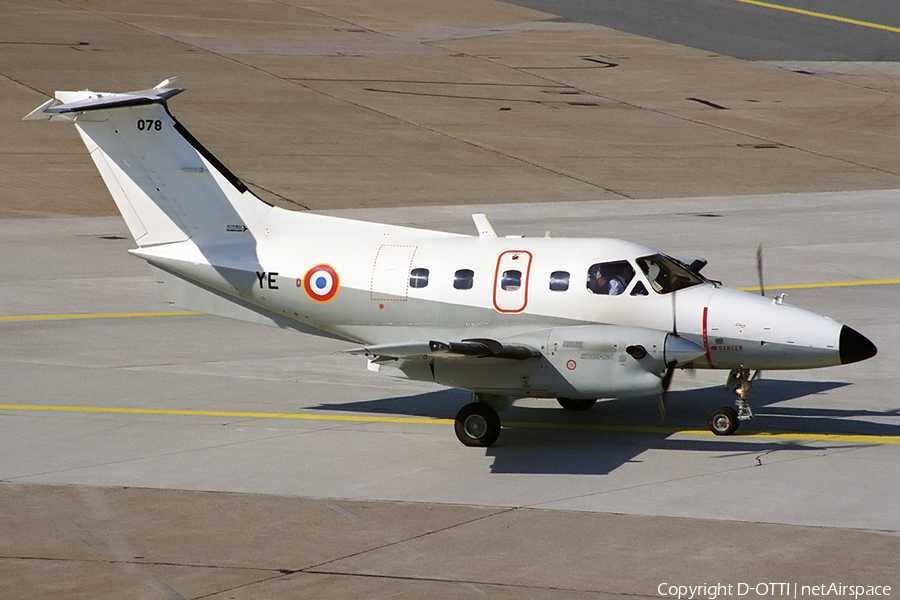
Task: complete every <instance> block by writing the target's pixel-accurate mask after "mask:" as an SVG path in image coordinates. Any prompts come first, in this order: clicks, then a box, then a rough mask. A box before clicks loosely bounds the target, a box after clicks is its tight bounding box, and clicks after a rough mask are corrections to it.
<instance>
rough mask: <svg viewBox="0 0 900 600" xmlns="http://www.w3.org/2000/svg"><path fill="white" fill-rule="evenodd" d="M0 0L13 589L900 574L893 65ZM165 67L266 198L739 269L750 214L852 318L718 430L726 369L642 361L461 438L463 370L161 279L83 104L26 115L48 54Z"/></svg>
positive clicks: (69, 73) (44, 82) (587, 591)
mask: <svg viewBox="0 0 900 600" xmlns="http://www.w3.org/2000/svg"><path fill="white" fill-rule="evenodd" d="M0 23H3V24H4V25H3V31H2V35H3V39H2V40H0V42H2V43H0V57H2V60H0V65H2V67H0V104H2V107H3V110H2V111H0V114H2V119H3V120H2V131H3V133H4V135H3V140H2V142H0V156H2V159H0V172H2V176H3V178H4V181H5V182H7V185H6V186H5V187H4V190H3V192H2V194H3V195H2V196H0V217H16V218H7V219H3V220H0V256H2V257H3V261H2V266H0V281H2V286H0V336H2V337H0V340H2V343H0V381H3V392H2V401H0V402H2V405H3V406H2V407H0V456H2V457H3V458H2V461H0V482H3V484H4V485H0V589H2V590H3V593H2V595H3V597H4V598H6V597H9V598H29V599H31V598H131V597H134V598H169V599H171V598H223V599H224V598H235V599H238V598H285V597H298V598H307V597H326V598H330V597H340V598H356V597H358V598H380V597H415V598H421V597H429V598H467V597H485V596H487V597H493V598H507V597H509V598H513V597H515V598H523V597H525V598H552V599H556V598H622V597H626V596H628V597H634V596H639V597H641V596H643V597H657V598H658V597H664V596H672V595H674V592H671V591H670V590H669V586H673V585H674V586H677V585H693V586H697V585H709V584H712V585H715V584H722V585H724V586H726V587H727V586H728V585H731V586H732V588H730V590H728V591H727V592H719V593H718V595H730V596H738V595H739V592H740V590H741V589H740V588H739V587H738V586H739V584H742V583H743V584H746V585H749V586H750V589H749V593H745V594H740V595H742V596H743V597H749V598H754V597H787V596H792V597H812V596H813V595H815V594H814V593H813V591H812V589H811V588H812V586H816V585H822V584H825V585H830V584H831V583H835V584H842V585H864V586H886V585H887V586H892V590H891V591H890V592H889V594H890V595H891V596H894V597H896V596H897V595H898V592H897V590H898V589H900V580H898V577H897V573H898V572H900V569H898V567H900V559H898V556H900V552H898V550H900V535H898V533H900V511H898V509H897V506H898V502H897V500H898V498H900V483H898V478H897V477H896V475H897V464H898V457H900V449H898V439H900V437H898V428H900V404H898V402H897V400H896V394H895V393H894V388H895V385H894V383H895V379H896V367H895V365H896V362H897V361H896V359H897V357H898V354H900V347H898V345H900V344H898V340H900V335H898V333H900V332H898V324H897V319H896V314H897V311H896V300H895V296H896V289H897V285H898V277H900V274H898V269H897V267H896V265H897V264H900V261H898V258H900V257H898V253H900V249H898V246H897V244H896V242H895V239H896V234H895V231H896V229H897V225H898V222H897V219H898V216H897V214H898V213H897V205H898V197H900V192H898V191H895V190H896V189H898V188H900V168H898V167H897V164H896V158H895V157H896V156H897V155H898V153H897V148H896V146H897V144H898V141H897V140H898V139H900V138H898V136H897V133H898V131H897V128H898V123H897V119H896V114H897V112H898V97H897V93H896V84H897V78H896V67H895V66H894V65H893V64H890V63H882V64H863V63H853V64H847V63H803V64H797V63H790V64H782V63H779V64H773V63H764V64H760V63H750V62H746V61H742V60H738V59H734V58H729V57H726V56H721V55H713V56H710V55H709V53H708V52H704V51H699V50H693V49H690V48H686V47H682V46H673V45H671V44H666V43H664V42H658V41H654V40H651V39H647V38H641V37H637V36H634V35H630V34H625V33H620V32H617V31H612V30H609V29H605V28H603V27H598V26H593V25H580V24H572V23H561V22H559V21H558V20H554V19H553V17H552V15H547V14H544V13H539V12H536V11H532V10H528V9H522V8H517V7H513V6H509V5H504V4H499V3H493V2H488V1H486V0H469V1H464V2H459V3H453V4H452V5H450V4H448V3H438V2H416V3H403V4H402V7H400V8H398V7H397V6H395V5H390V6H388V5H384V4H383V3H377V2H366V1H363V2H328V3H324V2H323V3H320V4H318V5H317V4H316V3H314V2H305V3H303V5H302V6H300V5H299V4H298V5H296V6H295V5H292V4H291V3H290V2H281V3H267V2H258V3H242V2H217V3H204V2H198V3H190V4H184V3H152V4H148V3H136V2H135V3H129V2H91V3H87V4H74V3H64V2H50V1H38V2H24V1H22V2H16V1H15V0H13V1H11V2H7V3H4V5H3V6H2V7H0ZM796 71H804V73H798V72H796ZM175 74H177V75H181V76H182V80H181V81H180V83H182V84H183V85H184V86H185V87H187V88H188V93H186V94H183V95H181V96H179V97H178V98H176V99H175V100H173V101H172V103H171V104H172V110H173V112H174V113H175V114H176V115H177V116H178V117H179V119H180V120H181V121H182V122H183V123H184V124H185V125H186V126H187V127H188V128H189V129H190V130H191V131H192V133H194V134H195V136H196V137H197V138H198V139H200V141H201V142H203V143H204V144H205V145H206V146H207V147H208V148H210V149H211V150H212V151H213V152H214V153H215V154H216V155H217V156H218V157H219V158H221V159H222V160H223V162H224V163H225V164H226V165H228V166H229V168H231V169H232V170H233V171H234V172H235V173H236V174H238V175H239V176H240V177H241V178H243V179H244V180H246V181H247V182H249V183H250V184H251V187H253V188H254V189H255V191H257V192H258V193H260V195H262V196H264V197H265V198H266V199H267V200H269V201H275V202H277V203H279V204H282V205H284V206H291V207H293V208H297V209H306V208H312V209H316V210H319V211H323V212H333V213H334V214H340V215H343V216H351V217H358V218H365V219H372V220H384V221H390V222H395V223H402V224H411V225H417V226H424V227H434V228H438V229H445V230H453V231H460V232H474V226H473V225H472V224H471V221H470V218H469V216H468V215H469V214H470V213H473V212H487V213H488V214H489V216H490V217H491V219H492V221H493V223H494V225H495V227H496V228H497V229H498V231H499V232H500V233H501V235H503V234H510V233H516V234H524V235H543V234H544V232H545V231H546V230H550V231H551V232H552V234H553V235H554V236H563V235H587V236H589V235H597V232H598V230H601V229H602V230H603V231H604V235H607V234H608V232H609V231H610V230H612V231H614V232H615V235H616V236H617V237H622V238H625V239H632V240H634V241H638V242H642V243H646V244H648V245H651V246H655V247H658V248H660V249H662V250H664V251H666V252H669V253H671V254H675V255H679V254H686V255H699V256H704V257H706V258H708V259H709V260H710V264H709V266H708V267H707V268H706V270H705V271H704V272H705V273H706V274H708V275H709V276H710V277H712V278H715V279H721V280H723V281H724V282H725V284H726V285H729V286H735V287H752V286H754V285H756V275H755V269H754V261H753V255H754V252H755V250H756V246H757V244H759V243H760V242H762V243H763V244H764V246H765V248H766V280H767V284H769V286H770V289H771V292H772V293H775V292H781V291H784V292H786V293H788V294H789V297H788V302H791V303H793V304H797V305H800V306H803V307H804V308H808V309H810V310H814V311H816V312H821V313H824V314H827V315H829V316H831V317H833V318H835V319H837V320H839V321H842V322H845V323H848V324H849V325H851V326H852V327H854V328H856V329H858V330H860V331H861V332H863V333H865V334H866V335H868V336H869V337H871V338H872V339H873V341H874V342H875V343H876V345H878V347H879V355H878V356H877V357H876V358H874V359H872V360H869V361H866V362H863V363H858V364H855V365H849V366H845V367H839V368H835V369H825V370H820V371H808V372H785V373H765V374H764V382H763V386H762V387H761V388H759V389H758V390H756V391H755V393H754V404H753V406H754V408H755V411H756V413H757V416H758V418H757V419H755V420H754V421H752V422H750V423H749V424H745V425H744V426H742V428H741V430H740V435H738V436H735V437H732V438H729V439H721V438H715V437H713V436H712V435H710V434H709V433H708V432H707V431H705V418H706V414H707V413H708V412H709V410H711V409H712V408H715V407H717V406H720V405H723V404H728V403H729V402H730V400H729V398H728V396H727V394H726V392H725V391H724V390H722V387H721V386H722V383H723V381H724V374H723V373H719V372H705V371H699V372H698V373H697V374H696V378H695V379H691V378H689V377H688V376H687V375H686V374H685V375H682V374H680V373H679V374H678V377H677V378H676V382H675V384H674V387H673V390H674V391H673V393H672V394H671V398H670V409H669V412H668V415H667V419H666V421H665V422H661V421H660V419H659V416H658V414H657V412H656V399H655V398H643V399H637V400H632V401H609V402H604V403H601V404H598V406H597V407H595V408H594V409H593V410H592V411H590V412H589V413H587V414H581V415H573V414H572V413H568V412H566V411H563V410H561V409H559V408H558V407H556V405H555V403H552V402H545V401H536V400H529V401H519V402H517V403H516V405H515V406H514V407H513V409H512V410H511V411H510V412H509V413H507V414H504V415H503V417H504V422H505V423H506V424H507V425H508V427H507V428H506V429H504V431H503V433H502V434H501V437H500V440H499V441H498V443H497V444H496V445H495V446H494V447H492V448H490V449H487V450H478V449H471V448H465V447H463V446H461V445H460V444H459V443H458V442H457V440H456V439H455V436H454V435H453V433H452V426H451V425H450V423H449V422H448V420H449V419H452V417H453V415H454V414H455V412H456V410H458V408H459V406H461V405H462V404H463V403H465V402H466V401H467V395H466V394H464V393H462V392H459V391H454V390H445V389H442V388H438V387H436V386H429V385H426V384H422V383H409V382H398V381H393V380H391V379H389V378H386V377H379V376H377V375H375V374H372V373H369V372H367V371H366V370H365V365H364V362H363V361H362V360H361V359H358V358H353V357H345V356H335V355H334V354H333V353H334V352H336V351H337V350H340V349H342V348H343V347H344V345H343V344H340V343H337V342H333V341H328V340H321V339H317V338H311V337H304V336H301V335H298V334H295V333H292V332H286V331H280V330H277V329H270V328H265V327H261V326H254V325H250V324H246V323H240V322H232V321H226V320H224V319H219V318H216V317H210V316H206V315H195V314H181V315H176V314H172V313H174V312H176V309H173V307H171V306H169V305H168V304H167V303H166V302H165V300H164V296H163V294H162V292H161V290H160V289H159V285H158V284H157V283H156V282H155V281H154V280H153V278H152V276H150V275H149V274H148V272H147V270H146V268H145V267H144V266H143V265H142V264H141V262H140V261H139V260H137V259H135V258H133V257H131V256H130V255H128V254H127V252H126V250H127V249H128V248H130V247H133V243H132V242H131V240H130V239H127V237H128V234H127V231H126V229H125V227H124V224H123V223H122V221H121V218H119V217H117V216H112V215H114V206H113V204H112V202H111V200H110V199H109V197H108V193H107V192H106V190H105V188H104V187H103V185H102V182H101V180H100V178H99V177H98V176H97V174H96V172H95V171H94V168H93V166H92V164H91V163H90V160H89V158H88V157H87V155H86V153H85V151H84V149H83V147H82V146H81V144H80V141H79V140H78V139H77V137H78V136H77V135H76V134H75V132H74V131H72V129H71V128H66V127H60V126H57V125H53V124H43V125H42V124H35V123H18V119H19V118H21V116H24V115H25V114H26V113H27V112H29V111H30V110H31V109H33V108H34V107H36V106H37V105H39V104H40V103H41V102H43V101H44V99H45V98H46V96H49V95H50V94H52V92H53V91H54V90H55V89H78V88H84V87H88V86H89V87H92V88H93V89H96V90H114V91H118V90H124V89H140V88H144V87H147V86H150V85H154V84H155V83H157V82H158V81H159V80H161V79H163V78H164V77H167V76H170V75H175ZM717 107H718V108H717ZM859 190H869V191H859ZM61 216H65V217H77V218H59V217H61ZM835 284H841V285H835ZM777 286H782V287H780V288H779V287H777ZM797 286H802V287H797ZM773 582H778V584H779V586H780V584H781V583H784V584H787V585H788V587H787V588H784V587H778V588H777V589H776V588H775V587H774V585H775V584H774V583H773ZM663 584H664V585H663ZM757 584H765V585H766V586H767V587H758V586H757ZM795 585H796V586H797V587H796V588H795V587H793V586H795ZM802 586H809V588H810V589H807V590H804V588H803V587H802ZM884 591H885V590H883V589H882V592H884ZM873 593H874V590H873ZM698 595H700V594H698ZM703 595H705V597H709V596H710V593H709V590H708V589H707V590H705V591H704V594H703ZM832 595H835V594H832Z"/></svg>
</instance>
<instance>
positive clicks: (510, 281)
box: [500, 270, 522, 292]
mask: <svg viewBox="0 0 900 600" xmlns="http://www.w3.org/2000/svg"><path fill="white" fill-rule="evenodd" d="M500 287H501V288H502V289H504V290H506V291H507V292H515V291H516V290H518V289H519V288H520V287H522V271H516V270H511V271H503V278H502V279H501V280H500Z"/></svg>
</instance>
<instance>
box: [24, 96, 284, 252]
mask: <svg viewBox="0 0 900 600" xmlns="http://www.w3.org/2000/svg"><path fill="white" fill-rule="evenodd" d="M173 80H174V79H168V80H166V81H164V82H162V83H161V84H160V85H158V86H157V87H155V88H153V89H150V90H143V91H139V92H128V93H122V94H119V93H96V92H92V91H83V92H57V93H56V99H55V100H50V101H48V102H46V103H45V104H43V105H42V106H40V107H39V108H37V109H36V110H35V111H33V112H32V113H31V114H29V115H28V116H26V117H25V120H35V119H45V120H51V121H68V122H74V123H75V126H76V128H77V129H78V132H79V133H80V134H81V138H82V140H83V141H84V143H85V145H86V146H87V148H88V152H90V155H91V158H92V159H93V160H94V164H95V165H96V166H97V169H98V170H99V171H100V175H101V176H102V177H103V181H104V182H105V183H106V186H107V187H108V188H109V191H110V194H112V197H113V199H114V200H115V202H116V205H117V206H118V208H119V211H120V212H121V213H122V216H123V217H124V219H125V222H126V224H127V225H128V228H129V230H130V231H131V234H132V236H133V237H134V239H135V241H136V242H137V244H138V245H139V246H141V247H146V246H154V245H159V244H167V243H173V242H182V241H185V240H188V239H191V240H194V241H195V242H197V243H198V244H201V243H203V242H211V241H216V240H219V239H231V240H233V239H234V237H229V236H234V234H246V235H252V233H253V230H254V228H256V227H259V222H260V219H261V218H262V217H263V216H264V215H265V214H266V213H267V212H268V211H269V210H270V208H271V207H269V206H268V205H266V204H265V203H263V202H262V201H261V200H259V199H258V198H257V197H256V196H254V195H253V194H252V193H251V192H250V191H249V190H248V189H247V188H246V186H244V184H243V183H242V182H241V181H240V180H238V179H237V177H235V176H234V175H233V174H232V173H231V172H230V171H228V169H227V168H225V167H224V165H222V164H221V163H220V162H219V161H218V160H217V159H216V158H215V157H214V156H213V155H212V154H210V153H209V151H208V150H206V149H205V148H204V147H203V146H201V145H200V143H199V142H197V140H196V139H195V138H194V137H193V136H192V135H191V134H190V132H188V131H187V129H185V128H184V126H183V125H181V123H179V122H178V121H177V120H176V119H175V117H173V116H172V114H171V113H170V112H169V111H168V108H167V106H166V100H168V99H169V98H171V97H172V96H174V95H176V94H178V93H180V92H182V91H184V90H183V89H181V88H172V87H169V86H170V85H171V83H172V81H173Z"/></svg>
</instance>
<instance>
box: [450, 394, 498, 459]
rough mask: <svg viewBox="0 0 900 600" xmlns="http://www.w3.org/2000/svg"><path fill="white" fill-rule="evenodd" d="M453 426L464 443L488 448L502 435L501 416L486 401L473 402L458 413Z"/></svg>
mask: <svg viewBox="0 0 900 600" xmlns="http://www.w3.org/2000/svg"><path fill="white" fill-rule="evenodd" d="M453 428H454V430H455V431H456V437H457V438H459V441H460V442H462V443H463V445H465V446H474V447H479V448H487V447H488V446H490V445H491V444H493V443H494V442H496V441H497V437H499V435H500V416H499V415H498V414H497V411H496V410H494V409H493V408H491V407H490V406H488V405H487V404H485V403H484V402H472V403H470V404H466V405H465V406H463V407H462V408H461V409H459V412H458V413H456V422H455V423H454V424H453Z"/></svg>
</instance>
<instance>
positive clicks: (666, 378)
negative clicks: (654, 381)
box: [659, 360, 678, 421]
mask: <svg viewBox="0 0 900 600" xmlns="http://www.w3.org/2000/svg"><path fill="white" fill-rule="evenodd" d="M677 364H678V361H675V360H673V361H672V362H670V363H669V364H668V365H667V366H666V373H665V374H664V375H663V378H662V393H661V394H660V395H659V416H660V418H661V419H662V420H663V421H665V420H666V400H667V399H668V396H669V386H670V385H672V376H673V375H675V365H677Z"/></svg>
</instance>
